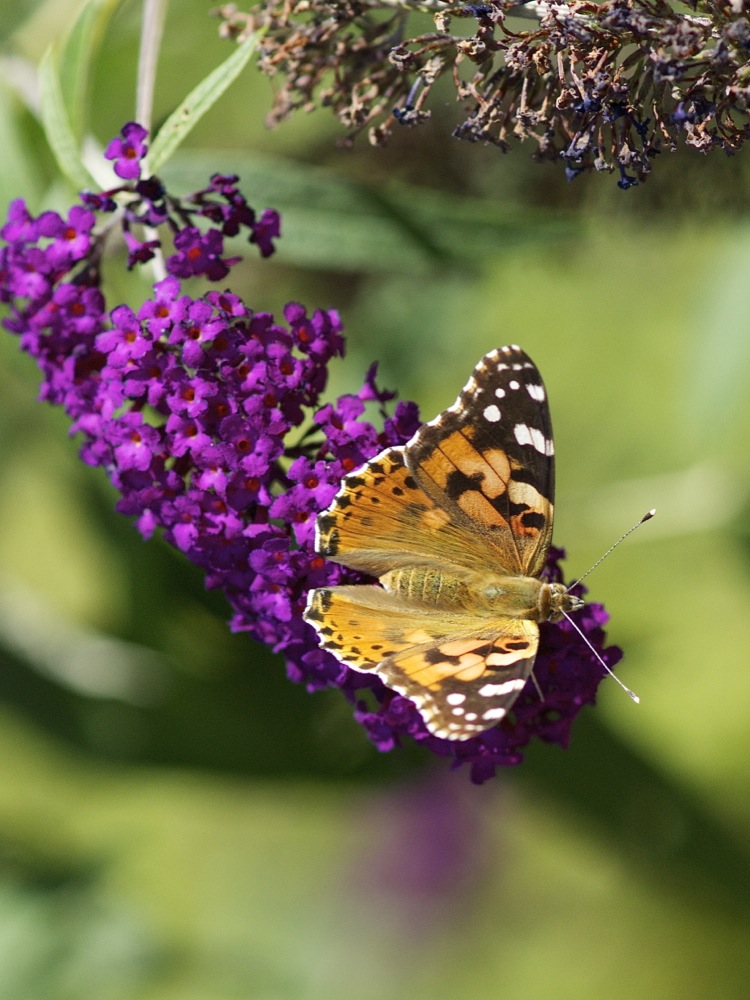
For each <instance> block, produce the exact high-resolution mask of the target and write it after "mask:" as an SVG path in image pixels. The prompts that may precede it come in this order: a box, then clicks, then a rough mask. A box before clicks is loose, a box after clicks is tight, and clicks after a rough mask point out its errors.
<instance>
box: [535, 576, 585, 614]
mask: <svg viewBox="0 0 750 1000" xmlns="http://www.w3.org/2000/svg"><path fill="white" fill-rule="evenodd" d="M583 603H584V602H583V599H582V598H580V597H576V596H575V594H571V593H570V591H568V590H566V588H565V587H564V586H563V584H562V583H548V584H546V585H544V586H543V587H542V590H541V592H540V595H539V606H540V611H541V613H542V614H541V620H542V621H550V622H560V621H562V620H563V618H565V616H566V615H568V614H570V612H571V611H578V609H579V608H582V607H583Z"/></svg>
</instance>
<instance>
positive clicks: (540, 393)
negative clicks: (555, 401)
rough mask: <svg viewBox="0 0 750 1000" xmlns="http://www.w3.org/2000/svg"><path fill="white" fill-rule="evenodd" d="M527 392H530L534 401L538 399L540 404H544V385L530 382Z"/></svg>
mask: <svg viewBox="0 0 750 1000" xmlns="http://www.w3.org/2000/svg"><path fill="white" fill-rule="evenodd" d="M526 392H528V394H529V395H530V396H531V398H532V399H536V400H537V402H539V403H541V402H543V401H544V399H545V392H544V386H543V385H534V384H533V382H529V384H528V385H527V386H526Z"/></svg>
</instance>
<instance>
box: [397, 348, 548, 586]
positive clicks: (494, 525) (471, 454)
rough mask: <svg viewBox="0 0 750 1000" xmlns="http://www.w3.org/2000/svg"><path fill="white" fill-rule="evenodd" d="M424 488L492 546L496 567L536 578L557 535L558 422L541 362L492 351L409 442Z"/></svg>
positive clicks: (411, 460) (413, 467)
mask: <svg viewBox="0 0 750 1000" xmlns="http://www.w3.org/2000/svg"><path fill="white" fill-rule="evenodd" d="M406 455H407V464H408V466H409V468H410V469H411V470H412V472H413V474H414V476H415V478H416V480H417V481H418V483H419V485H420V486H421V487H422V488H423V490H424V491H425V492H426V493H427V494H428V495H429V496H430V497H431V498H432V499H433V500H434V501H435V502H436V503H437V504H438V505H439V506H440V507H441V509H443V510H445V511H447V512H448V513H450V515H451V519H452V521H453V522H454V523H457V524H460V525H461V526H462V527H463V528H464V530H465V531H468V532H470V533H474V534H478V535H480V536H481V537H482V542H483V544H484V545H489V546H490V547H491V549H492V557H493V562H494V565H495V567H497V566H498V565H500V566H503V567H505V568H506V569H508V570H510V571H512V572H516V573H523V574H528V575H529V576H537V575H538V574H539V573H540V572H541V570H542V568H543V567H544V562H545V558H546V555H547V549H548V548H549V544H550V541H551V539H552V520H553V503H554V489H555V468H554V446H553V440H552V421H551V419H550V414H549V405H548V403H547V393H546V391H545V388H544V384H543V382H542V379H541V376H540V375H539V371H538V370H537V367H536V365H535V364H534V363H533V361H532V360H531V359H530V358H529V356H528V355H527V354H525V353H524V352H523V351H522V350H521V349H520V348H518V347H503V348H500V349H499V350H497V351H492V352H491V353H490V354H487V355H485V357H484V358H482V360H481V361H480V362H479V364H478V365H477V367H476V368H475V369H474V373H473V375H472V377H471V378H470V379H469V381H468V383H467V384H466V386H465V387H464V389H463V391H462V392H461V394H460V396H459V397H458V399H457V400H456V402H455V403H454V404H453V406H451V407H450V408H449V409H447V410H446V411H445V412H444V413H441V414H440V415H439V416H438V417H436V418H435V420H432V421H430V423H427V424H424V426H423V427H421V428H420V429H419V430H418V431H417V433H416V434H415V435H414V437H413V438H412V440H411V441H410V442H409V444H408V445H407V446H406Z"/></svg>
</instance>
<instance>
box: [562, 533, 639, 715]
mask: <svg viewBox="0 0 750 1000" xmlns="http://www.w3.org/2000/svg"><path fill="white" fill-rule="evenodd" d="M648 516H650V515H647V517H648ZM644 520H646V518H644ZM639 524H640V522H639ZM635 527H636V528H637V527H638V525H637V524H636V525H635ZM632 530H633V529H632V528H631V529H630V531H632ZM628 534H630V532H628ZM563 614H564V615H565V617H566V619H567V620H568V621H569V622H570V624H571V625H572V626H573V628H574V629H575V630H576V632H577V633H578V634H579V635H580V637H581V638H582V639H583V641H584V642H585V643H586V645H587V646H588V647H589V649H590V650H591V652H592V653H593V654H594V656H595V657H596V658H597V660H598V661H599V662H600V663H601V665H602V666H603V667H604V669H605V670H606V671H607V673H608V674H609V676H610V677H613V678H614V679H615V680H616V681H617V683H618V684H619V685H620V687H621V688H622V689H623V691H624V692H625V694H626V695H628V697H630V698H632V699H633V701H634V702H635V703H636V705H639V704H640V702H641V699H640V698H639V697H638V695H637V694H636V693H635V691H631V690H630V688H629V687H627V686H626V685H625V684H623V683H622V681H621V680H620V678H619V677H618V676H617V674H616V673H615V672H614V671H613V670H610V669H609V667H608V666H607V664H606V663H605V662H604V659H603V658H602V656H601V655H600V654H599V653H598V652H597V650H595V649H594V647H593V646H592V645H591V643H590V642H589V639H588V636H586V635H585V634H584V633H583V632H582V631H581V629H580V628H579V627H578V626H577V625H576V623H575V622H574V621H573V619H572V618H571V617H570V615H569V614H566V612H564V611H563Z"/></svg>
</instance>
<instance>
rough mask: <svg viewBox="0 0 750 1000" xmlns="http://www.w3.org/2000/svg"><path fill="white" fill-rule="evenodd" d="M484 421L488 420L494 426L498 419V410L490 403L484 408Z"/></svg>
mask: <svg viewBox="0 0 750 1000" xmlns="http://www.w3.org/2000/svg"><path fill="white" fill-rule="evenodd" d="M484 419H485V420H489V422H490V423H491V424H496V423H497V422H498V420H499V419H500V409H499V407H497V406H495V404H494V403H490V405H489V406H485V408H484Z"/></svg>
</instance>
